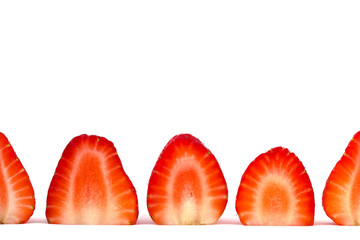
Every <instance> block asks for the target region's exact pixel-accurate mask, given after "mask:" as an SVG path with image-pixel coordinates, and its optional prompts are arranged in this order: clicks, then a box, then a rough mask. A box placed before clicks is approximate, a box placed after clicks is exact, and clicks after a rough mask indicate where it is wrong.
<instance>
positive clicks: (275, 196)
mask: <svg viewBox="0 0 360 240" xmlns="http://www.w3.org/2000/svg"><path fill="white" fill-rule="evenodd" d="M314 209H315V201H314V192H313V189H312V186H311V182H310V179H309V176H308V175H307V173H306V171H305V168H304V166H303V165H302V163H301V162H300V161H299V159H298V158H297V157H296V156H295V154H294V153H290V152H289V150H288V149H286V148H282V147H277V148H273V149H271V150H270V151H268V152H266V153H263V154H261V155H259V156H258V157H257V158H256V159H255V160H254V161H253V162H251V163H250V165H249V166H248V168H247V169H246V171H245V172H244V174H243V176H242V179H241V182H240V186H239V190H238V193H237V197H236V212H237V213H238V216H239V218H240V221H241V223H242V224H244V225H285V226H286V225H313V224H314Z"/></svg>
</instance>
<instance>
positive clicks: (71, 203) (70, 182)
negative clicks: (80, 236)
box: [46, 134, 138, 225]
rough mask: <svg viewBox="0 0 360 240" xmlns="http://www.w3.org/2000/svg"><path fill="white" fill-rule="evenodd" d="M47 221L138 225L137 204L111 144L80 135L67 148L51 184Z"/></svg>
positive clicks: (92, 136)
mask: <svg viewBox="0 0 360 240" xmlns="http://www.w3.org/2000/svg"><path fill="white" fill-rule="evenodd" d="M46 217H47V220H48V222H49V223H54V224H107V225H116V224H121V225H124V224H135V223H136V220H137V217H138V202H137V195H136V192H135V188H134V186H133V185H132V183H131V181H130V179H129V177H128V176H127V175H126V173H125V172H124V169H123V167H122V164H121V161H120V158H119V156H118V154H117V152H116V149H115V147H114V145H113V143H112V142H110V141H109V140H107V139H106V138H104V137H99V136H94V135H91V136H88V135H85V134H83V135H80V136H77V137H75V138H73V139H72V140H71V141H70V143H69V144H68V145H67V146H66V148H65V150H64V152H63V155H62V157H61V159H60V161H59V163H58V166H57V168H56V171H55V174H54V176H53V179H52V181H51V184H50V187H49V191H48V197H47V207H46Z"/></svg>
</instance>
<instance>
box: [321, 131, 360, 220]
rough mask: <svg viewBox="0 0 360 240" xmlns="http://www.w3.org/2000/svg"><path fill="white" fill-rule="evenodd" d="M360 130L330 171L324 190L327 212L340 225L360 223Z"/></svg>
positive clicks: (323, 201)
mask: <svg viewBox="0 0 360 240" xmlns="http://www.w3.org/2000/svg"><path fill="white" fill-rule="evenodd" d="M359 169H360V132H357V133H356V134H355V135H354V137H353V138H352V139H351V141H350V143H349V145H348V146H347V148H346V149H345V153H344V155H343V156H342V157H341V159H340V160H339V161H338V162H337V164H336V165H335V167H334V169H333V170H332V172H331V173H330V176H329V178H328V180H327V181H326V185H325V188H324V192H323V199H322V204H323V207H324V210H325V212H326V214H327V215H328V216H329V217H330V218H331V219H332V220H333V221H334V222H335V223H336V224H338V225H360V188H359V185H360V170H359Z"/></svg>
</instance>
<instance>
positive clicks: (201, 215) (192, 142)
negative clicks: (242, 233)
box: [147, 134, 228, 224]
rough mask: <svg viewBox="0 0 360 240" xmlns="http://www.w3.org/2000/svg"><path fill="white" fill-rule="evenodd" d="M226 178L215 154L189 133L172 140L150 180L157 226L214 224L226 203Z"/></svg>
mask: <svg viewBox="0 0 360 240" xmlns="http://www.w3.org/2000/svg"><path fill="white" fill-rule="evenodd" d="M227 193H228V192H227V187H226V182H225V178H224V176H223V173H222V171H221V169H220V166H219V164H218V162H217V160H216V158H215V157H214V155H213V154H212V153H211V152H210V151H209V150H208V149H207V148H206V147H205V146H204V145H203V144H202V143H201V142H200V141H199V139H197V138H195V137H193V136H192V135H190V134H180V135H177V136H175V137H173V138H172V139H171V140H170V141H169V143H168V144H167V145H166V146H165V148H164V150H163V151H162V153H161V154H160V156H159V159H158V161H157V162H156V165H155V167H154V170H153V172H152V175H151V177H150V181H149V187H148V196H147V203H148V210H149V213H150V216H151V218H152V219H153V220H154V221H155V222H156V223H157V224H213V223H215V222H216V221H217V220H218V219H219V218H220V216H221V215H222V213H223V211H224V209H225V207H226V204H227Z"/></svg>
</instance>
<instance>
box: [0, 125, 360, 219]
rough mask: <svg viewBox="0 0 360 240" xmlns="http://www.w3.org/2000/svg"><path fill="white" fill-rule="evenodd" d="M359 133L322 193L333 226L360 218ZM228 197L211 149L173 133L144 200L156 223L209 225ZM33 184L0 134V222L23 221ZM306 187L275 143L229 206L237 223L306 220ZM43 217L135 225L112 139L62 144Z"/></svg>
mask: <svg viewBox="0 0 360 240" xmlns="http://www.w3.org/2000/svg"><path fill="white" fill-rule="evenodd" d="M359 167H360V132H358V133H356V134H355V136H354V137H353V139H352V140H351V141H350V143H349V146H348V147H347V148H346V150H345V154H344V155H343V157H342V158H341V159H340V161H339V162H338V163H337V164H336V166H335V168H334V169H333V171H332V172H331V174H330V176H329V179H328V181H327V182H326V186H325V189H324V193H323V207H324V209H325V212H326V214H327V215H328V216H329V217H330V218H331V219H332V220H333V221H334V222H335V223H337V224H339V225H359V224H360V188H359V187H358V185H359V183H360V172H359ZM227 201H228V190H227V185H226V181H225V178H224V175H223V173H222V171H221V168H220V166H219V163H218V162H217V160H216V158H215V157H214V155H213V154H212V153H211V152H210V150H209V149H207V148H206V147H205V146H204V145H203V144H202V143H201V142H200V140H199V139H197V138H195V137H193V136H192V135H190V134H180V135H177V136H175V137H173V138H172V139H171V140H170V141H169V142H168V144H167V145H166V146H165V148H164V149H163V151H162V152H161V154H160V156H159V158H158V160H157V162H156V164H155V167H154V169H153V171H152V174H151V177H150V181H149V186H148V194H147V207H148V211H149V214H150V217H151V218H152V220H153V221H154V222H155V223H157V224H213V223H216V222H217V221H218V219H219V218H220V216H221V215H222V213H223V212H224V210H225V207H226V204H227ZM34 208H35V196H34V190H33V187H32V185H31V182H30V179H29V176H28V174H27V172H26V171H25V169H24V167H23V165H22V164H21V162H20V160H19V158H18V157H17V155H16V153H15V151H14V149H13V148H12V146H11V145H10V143H9V141H8V139H7V138H6V136H5V135H4V134H3V133H0V223H25V222H26V221H27V220H28V219H29V218H30V217H31V215H32V214H33V212H34ZM314 209H315V201H314V192H313V189H312V185H311V182H310V179H309V176H308V174H307V173H306V171H305V168H304V166H303V165H302V163H301V162H300V160H299V159H298V158H297V157H296V155H295V154H294V153H291V152H290V151H289V150H288V149H286V148H282V147H277V148H273V149H271V150H270V151H268V152H266V153H263V154H261V155H259V156H258V157H257V158H256V159H255V160H254V161H253V162H251V163H250V165H249V166H248V168H247V169H246V171H245V172H244V174H243V176H242V178H241V182H240V186H239V189H238V193H237V197H236V211H237V214H238V216H239V218H240V221H241V223H243V224H244V225H313V223H314ZM46 218H47V220H48V222H49V223H54V224H112V225H113V224H135V223H136V221H137V218H138V200H137V195H136V191H135V188H134V186H133V185H132V183H131V181H130V179H129V177H128V176H127V175H126V173H125V172H124V169H123V167H122V164H121V161H120V158H119V156H118V154H117V152H116V149H115V147H114V145H113V143H112V142H110V141H109V140H107V139H106V138H104V137H99V136H93V135H92V136H88V135H85V134H84V135H80V136H77V137H75V138H74V139H72V140H71V141H70V143H69V144H68V145H67V146H66V148H65V150H64V152H63V154H62V156H61V159H60V160H59V163H58V166H57V168H56V171H55V174H54V176H53V179H52V181H51V184H50V187H49V191H48V197H47V206H46Z"/></svg>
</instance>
